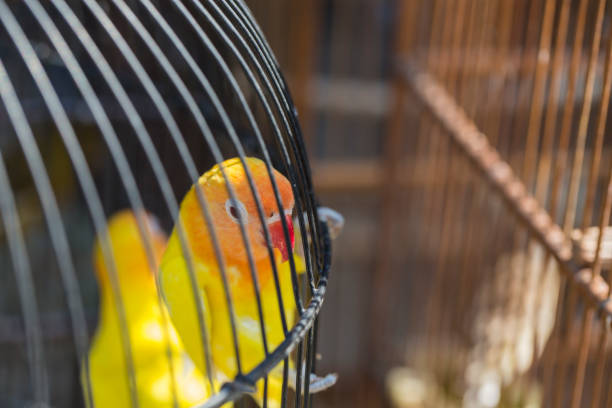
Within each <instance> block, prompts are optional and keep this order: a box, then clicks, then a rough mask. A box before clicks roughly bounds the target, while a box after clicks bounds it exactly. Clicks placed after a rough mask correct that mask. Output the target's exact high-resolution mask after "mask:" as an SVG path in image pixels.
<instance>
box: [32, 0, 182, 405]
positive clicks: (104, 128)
mask: <svg viewBox="0 0 612 408" xmlns="http://www.w3.org/2000/svg"><path fill="white" fill-rule="evenodd" d="M25 3H26V5H27V6H28V8H29V9H30V10H31V12H32V14H33V15H34V16H35V17H36V19H37V20H38V22H39V24H40V25H41V27H42V28H43V30H44V31H45V33H46V34H47V37H48V38H49V39H50V40H51V42H52V43H53V46H54V47H55V49H56V50H57V51H58V54H59V56H60V58H61V59H62V60H63V61H64V63H65V64H66V68H67V69H68V71H69V72H70V74H71V75H72V77H73V79H74V81H75V83H76V85H77V87H78V88H79V91H80V92H81V94H82V95H83V97H84V99H85V101H86V103H87V105H88V107H89V109H90V110H91V112H92V115H93V116H94V120H95V121H96V123H97V124H98V126H99V128H100V130H101V132H102V135H103V136H104V139H105V140H106V143H107V145H108V146H109V150H110V152H111V155H112V157H113V160H114V162H115V163H116V165H117V168H118V171H119V174H120V176H121V177H120V178H121V182H122V184H123V186H124V188H125V191H126V193H127V195H128V199H129V201H130V205H131V207H132V208H133V209H134V214H135V216H136V220H137V224H138V229H139V233H140V237H141V240H142V243H143V246H144V248H145V252H146V257H147V262H148V264H149V268H150V271H151V273H152V274H155V273H156V272H155V270H156V269H157V265H156V262H155V257H154V255H153V249H152V244H151V240H150V236H149V234H148V233H147V229H146V226H145V225H146V224H145V220H144V212H143V210H144V206H143V203H142V198H141V197H140V193H139V192H138V188H137V185H136V180H135V179H134V175H133V173H132V171H131V169H130V166H129V164H128V162H127V158H126V157H125V154H124V152H123V149H122V148H121V145H120V144H119V140H118V137H117V135H116V134H115V132H114V130H113V127H112V125H111V123H110V120H109V119H108V117H107V116H106V113H105V112H104V108H103V107H102V104H101V102H100V100H99V99H98V98H97V96H96V95H95V92H94V90H93V88H92V87H91V85H90V83H89V81H88V80H87V78H86V76H85V73H84V72H83V70H82V69H81V67H80V65H79V64H78V62H77V60H76V58H75V56H74V55H73V54H72V52H71V51H70V49H69V48H68V44H67V43H66V41H65V40H64V39H63V37H62V35H61V34H60V32H59V31H58V29H57V27H56V26H55V25H54V23H53V21H52V20H51V19H50V17H49V15H48V14H47V13H46V11H45V9H44V8H43V7H42V6H41V5H40V3H38V2H37V1H33V0H25ZM157 301H158V307H159V310H160V312H161V313H160V314H161V316H162V326H163V330H164V333H163V337H164V342H165V347H166V358H167V363H168V369H169V372H170V376H171V378H175V376H174V367H173V365H172V351H171V348H170V337H169V336H170V334H169V332H168V321H167V319H168V317H167V316H166V314H165V313H164V312H163V300H162V298H161V293H159V291H158V296H157ZM81 358H82V356H81ZM89 391H90V390H87V392H86V394H87V395H89ZM171 394H172V400H173V405H175V406H177V405H178V400H177V390H176V387H175V382H174V381H172V382H171Z"/></svg>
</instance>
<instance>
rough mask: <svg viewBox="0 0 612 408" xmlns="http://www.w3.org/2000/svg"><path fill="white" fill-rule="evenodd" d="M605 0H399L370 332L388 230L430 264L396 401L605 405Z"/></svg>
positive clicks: (388, 273) (611, 45) (611, 68)
mask: <svg viewBox="0 0 612 408" xmlns="http://www.w3.org/2000/svg"><path fill="white" fill-rule="evenodd" d="M611 6H612V5H611V4H610V2H607V1H604V0H576V1H574V0H542V1H488V0H456V1H454V0H453V1H435V0H434V1H404V2H400V3H399V7H398V25H397V36H396V40H397V41H396V44H395V46H396V49H395V54H394V55H395V56H396V63H395V73H394V74H393V87H392V102H391V103H392V105H391V110H390V119H389V126H388V129H389V133H388V135H387V136H388V139H387V144H386V147H385V158H386V159H387V162H386V165H385V170H384V171H385V173H384V174H385V178H386V179H387V180H388V181H389V182H388V184H387V185H388V186H389V187H387V188H386V189H385V190H384V193H383V194H384V197H386V201H385V202H386V203H387V205H386V207H384V210H383V216H382V219H381V220H382V221H381V222H382V228H383V231H385V232H383V233H382V235H381V237H383V238H384V237H387V239H386V240H383V242H381V243H380V245H379V248H380V252H381V256H382V259H380V262H379V264H380V265H381V268H380V274H379V276H378V278H379V280H380V281H381V282H383V283H381V285H380V286H381V288H379V292H378V295H377V296H378V299H379V302H378V304H380V305H381V306H380V307H379V308H378V312H377V314H376V316H377V318H378V321H379V322H381V323H380V324H381V325H383V326H380V327H389V326H388V325H391V324H393V319H394V316H398V315H397V314H390V313H389V312H390V310H389V306H388V305H389V303H388V302H384V301H382V297H381V296H385V297H386V296H388V293H385V291H387V290H388V287H389V286H388V285H387V284H385V283H384V282H386V281H391V282H394V281H395V280H397V275H394V274H393V273H396V272H394V271H395V269H394V268H392V267H391V266H390V264H392V263H393V262H395V261H397V259H394V258H393V256H392V255H390V253H389V250H388V248H390V247H391V246H392V245H393V240H396V241H397V240H398V236H403V237H406V238H404V239H403V240H402V239H399V241H401V242H404V243H406V244H405V245H406V246H405V248H407V249H405V251H407V252H408V254H407V255H406V256H407V257H408V259H410V265H411V266H412V267H413V268H416V269H417V270H419V271H431V275H430V276H429V279H426V281H427V288H428V289H427V290H424V291H423V292H425V293H427V295H421V294H419V293H416V292H415V291H413V292H410V291H409V293H411V294H412V295H413V296H416V297H417V298H418V300H415V302H414V303H413V304H421V305H423V310H424V311H423V314H422V317H421V320H420V321H419V323H417V326H419V327H421V328H422V331H420V333H423V334H422V335H421V336H417V338H415V336H409V337H410V338H411V341H410V342H409V344H408V345H407V346H406V347H405V349H403V351H400V352H398V353H399V355H398V356H397V359H400V360H402V359H403V360H407V361H408V362H409V363H408V364H407V366H408V367H404V368H402V369H398V370H394V371H393V373H392V374H391V375H390V376H389V377H388V380H389V382H388V386H389V390H390V393H391V394H390V395H391V396H392V401H393V403H394V404H395V405H396V406H466V407H486V406H550V407H561V406H571V407H587V406H590V407H599V406H610V401H612V392H610V381H611V380H612V378H611V377H610V372H611V367H610V362H609V357H610V354H609V337H610V336H609V332H610V330H611V327H610V314H611V311H612V309H611V308H610V302H609V300H610V296H611V293H610V257H611V255H612V254H611V253H610V226H609V224H610V209H611V206H612V188H611V186H612V185H611V183H612V179H611V174H612V164H611V163H612V162H611V156H610V153H611V151H610V146H611V142H612V139H611V138H610V125H609V123H608V119H609V101H610V89H611V84H612V51H611V50H612V32H611V28H612V24H611V23H612V7H611ZM406 135H408V136H406ZM406 152H407V153H406ZM406 173H409V174H412V175H413V178H414V179H417V180H421V181H423V182H422V184H421V186H422V187H419V186H416V187H413V190H412V191H413V192H417V193H418V194H413V195H412V198H411V199H410V200H409V201H408V204H407V206H403V207H400V203H401V200H400V199H399V196H398V194H400V193H399V192H398V189H394V188H393V187H392V186H394V185H397V183H398V182H399V181H400V179H401V178H402V177H403V175H404V174H406ZM400 211H408V212H409V213H410V214H413V216H409V217H406V219H408V220H410V224H409V225H406V224H402V225H400V226H398V225H397V224H396V223H395V222H394V217H395V216H397V214H398V212H400ZM417 215H418V216H417ZM398 228H400V229H403V230H402V231H398ZM406 231H408V233H409V236H406V235H405V234H406ZM398 234H401V235H398ZM411 237H414V239H411ZM389 240H392V241H389ZM374 304H377V303H374ZM384 325H387V326H384ZM385 341H390V340H381V339H376V338H375V339H373V342H374V344H377V345H378V346H379V347H380V346H383V345H384V344H385ZM395 349H397V347H396V348H395ZM411 369H416V370H415V371H412V370H411ZM415 384H416V385H415ZM415 396H416V397H415Z"/></svg>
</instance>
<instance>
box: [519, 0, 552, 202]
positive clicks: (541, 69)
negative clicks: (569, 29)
mask: <svg viewBox="0 0 612 408" xmlns="http://www.w3.org/2000/svg"><path fill="white" fill-rule="evenodd" d="M554 16H555V1H554V0H547V1H546V3H545V7H544V17H543V18H542V31H541V33H540V44H539V47H538V55H537V57H536V68H535V79H534V81H535V84H534V86H533V89H532V94H531V101H532V102H531V109H530V112H529V113H530V114H529V122H528V125H527V139H526V141H525V159H524V161H523V171H522V178H523V182H524V183H525V187H526V188H527V190H531V188H532V183H533V176H534V175H535V172H534V165H535V162H536V159H537V148H538V142H539V139H540V125H541V122H542V111H543V107H544V97H545V92H546V81H547V73H548V66H549V61H550V44H551V39H552V29H553V22H554Z"/></svg>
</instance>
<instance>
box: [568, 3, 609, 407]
mask: <svg viewBox="0 0 612 408" xmlns="http://www.w3.org/2000/svg"><path fill="white" fill-rule="evenodd" d="M605 5H606V1H605V0H599V2H598V8H597V16H596V19H595V27H594V31H593V41H592V43H591V55H590V58H589V65H588V70H587V77H586V84H585V91H584V96H583V105H582V110H581V112H580V121H579V122H578V134H577V139H576V147H575V153H574V161H573V163H572V164H573V166H572V171H571V176H570V187H569V191H568V201H567V207H566V210H565V219H564V229H565V230H566V231H568V230H570V229H571V228H572V227H573V225H574V220H575V216H576V207H577V203H578V193H579V191H578V189H579V183H580V178H581V173H582V162H583V159H584V150H585V144H586V136H587V134H586V133H587V127H588V123H589V117H590V113H591V104H592V99H593V87H594V84H595V75H596V69H597V59H598V56H599V43H600V40H601V34H602V33H601V28H602V25H603V17H604V11H605ZM599 232H600V236H599V240H598V243H599V244H601V235H602V232H603V231H602V230H600V231H599ZM598 253H599V248H597V254H596V259H597V257H598ZM598 269H599V265H594V267H593V277H595V275H596V274H597V275H598V274H599V270H598ZM596 271H597V272H596ZM593 314H594V309H593V308H592V307H589V306H586V310H585V315H584V320H583V327H582V333H581V339H580V353H579V356H578V361H577V366H576V376H575V379H574V388H573V393H572V405H571V406H572V408H577V407H578V406H579V405H580V400H581V397H582V388H583V385H584V372H585V370H586V363H587V357H588V349H589V343H590V336H591V327H592V324H591V320H592V318H593Z"/></svg>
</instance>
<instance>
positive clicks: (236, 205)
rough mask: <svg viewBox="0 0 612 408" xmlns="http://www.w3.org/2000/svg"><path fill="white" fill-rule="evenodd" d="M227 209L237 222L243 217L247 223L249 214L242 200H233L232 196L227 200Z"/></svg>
mask: <svg viewBox="0 0 612 408" xmlns="http://www.w3.org/2000/svg"><path fill="white" fill-rule="evenodd" d="M225 211H226V212H227V214H228V215H229V216H230V218H231V219H232V221H234V222H235V223H236V224H239V223H240V219H242V222H245V223H246V221H247V218H248V214H247V211H246V208H244V204H242V203H241V202H240V201H238V200H232V199H231V198H230V199H228V200H227V201H226V202H225Z"/></svg>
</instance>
